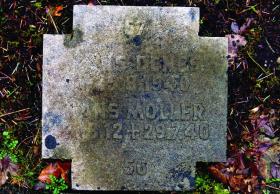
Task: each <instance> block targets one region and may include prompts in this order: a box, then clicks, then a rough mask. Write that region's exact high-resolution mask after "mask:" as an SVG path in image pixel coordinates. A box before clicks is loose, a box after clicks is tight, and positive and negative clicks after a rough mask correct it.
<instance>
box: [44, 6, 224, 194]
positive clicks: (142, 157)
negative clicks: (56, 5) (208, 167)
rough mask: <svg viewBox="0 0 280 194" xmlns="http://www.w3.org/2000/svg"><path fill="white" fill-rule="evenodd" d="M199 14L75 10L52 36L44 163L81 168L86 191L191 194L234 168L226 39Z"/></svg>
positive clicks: (78, 179)
mask: <svg viewBox="0 0 280 194" xmlns="http://www.w3.org/2000/svg"><path fill="white" fill-rule="evenodd" d="M198 30H199V8H194V7H130V6H86V5H77V6H74V19H73V33H72V34H69V35H50V34H46V35H44V47H43V55H44V56H43V115H42V118H43V119H42V139H43V143H42V156H43V158H53V159H71V160H72V172H71V176H72V188H73V189H77V190H99V189H100V190H189V189H192V188H194V184H195V165H196V162H197V161H203V162H217V161H225V160H226V129H227V127H226V123H227V74H226V72H227V60H226V55H227V39H226V38H222V37H199V36H198Z"/></svg>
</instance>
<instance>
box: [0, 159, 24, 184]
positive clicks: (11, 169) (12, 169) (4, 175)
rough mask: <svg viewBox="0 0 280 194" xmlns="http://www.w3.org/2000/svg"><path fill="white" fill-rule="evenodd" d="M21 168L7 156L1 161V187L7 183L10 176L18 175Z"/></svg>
mask: <svg viewBox="0 0 280 194" xmlns="http://www.w3.org/2000/svg"><path fill="white" fill-rule="evenodd" d="M18 169H19V167H18V165H16V164H14V163H12V161H11V159H10V158H9V157H8V156H6V157H5V158H3V159H1V160H0V186H2V185H3V184H5V183H6V181H7V180H8V175H9V174H10V175H16V174H17V171H18Z"/></svg>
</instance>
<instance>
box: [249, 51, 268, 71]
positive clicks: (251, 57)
mask: <svg viewBox="0 0 280 194" xmlns="http://www.w3.org/2000/svg"><path fill="white" fill-rule="evenodd" d="M247 54H248V56H249V57H250V59H251V60H252V61H253V62H254V63H255V64H256V65H257V66H258V67H259V68H261V70H262V71H263V72H264V73H265V74H266V75H269V74H268V73H267V72H266V70H265V69H264V68H263V67H262V66H261V65H260V64H259V63H258V62H257V61H255V59H254V58H253V57H252V56H251V55H250V53H249V52H248V51H247Z"/></svg>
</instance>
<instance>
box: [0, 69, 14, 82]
mask: <svg viewBox="0 0 280 194" xmlns="http://www.w3.org/2000/svg"><path fill="white" fill-rule="evenodd" d="M0 74H2V75H4V76H5V77H6V78H8V79H9V80H11V81H13V79H12V78H11V77H9V76H8V75H6V74H5V73H3V72H1V71H0Z"/></svg>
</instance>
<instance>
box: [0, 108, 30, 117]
mask: <svg viewBox="0 0 280 194" xmlns="http://www.w3.org/2000/svg"><path fill="white" fill-rule="evenodd" d="M29 109H30V108H25V109H21V110H17V111H14V112H9V113H5V114H2V115H0V118H2V117H5V116H8V115H12V114H15V113H19V112H23V111H26V110H29Z"/></svg>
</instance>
